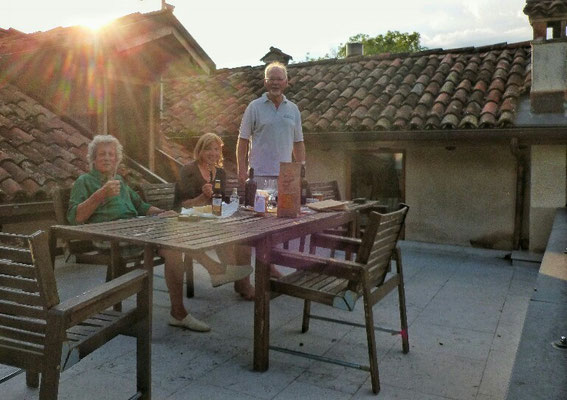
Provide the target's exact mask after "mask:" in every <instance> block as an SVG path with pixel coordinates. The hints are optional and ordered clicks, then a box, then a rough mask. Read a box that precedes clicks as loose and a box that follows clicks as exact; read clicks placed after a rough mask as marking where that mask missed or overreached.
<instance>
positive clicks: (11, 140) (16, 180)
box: [0, 84, 140, 203]
mask: <svg viewBox="0 0 567 400" xmlns="http://www.w3.org/2000/svg"><path fill="white" fill-rule="evenodd" d="M89 142H90V139H89V138H88V137H87V136H85V135H83V134H82V133H81V132H80V131H79V130H78V129H76V128H74V127H73V126H72V125H70V124H68V123H67V122H65V121H63V120H62V119H60V118H59V117H58V116H57V115H55V114H54V113H53V112H51V111H50V110H48V109H47V108H45V107H44V106H42V105H41V104H39V103H38V102H37V101H35V100H34V99H32V98H30V97H28V96H27V95H25V94H24V93H23V92H22V91H20V90H19V89H18V88H16V87H15V86H13V85H10V84H5V85H0V203H12V202H17V203H18V202H30V201H42V200H46V199H48V198H49V197H50V195H51V191H52V190H53V188H54V187H56V186H57V185H60V186H71V185H72V184H73V182H74V181H75V179H76V178H77V177H78V176H79V175H81V174H82V173H84V172H86V171H88V169H89V167H88V163H87V157H86V154H87V146H88V144H89ZM120 173H121V174H124V175H126V178H127V179H129V181H130V183H132V182H137V181H139V180H140V176H139V175H138V174H135V173H134V172H133V171H131V170H129V169H128V170H127V169H124V168H122V169H121V170H120Z"/></svg>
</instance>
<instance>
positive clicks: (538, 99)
mask: <svg viewBox="0 0 567 400" xmlns="http://www.w3.org/2000/svg"><path fill="white" fill-rule="evenodd" d="M524 14H526V15H527V16H528V17H529V21H530V24H531V25H532V28H533V41H532V88H531V92H530V103H531V108H532V112H534V113H536V114H540V113H563V112H564V109H565V99H566V97H567V35H566V26H567V0H526V6H525V7H524Z"/></svg>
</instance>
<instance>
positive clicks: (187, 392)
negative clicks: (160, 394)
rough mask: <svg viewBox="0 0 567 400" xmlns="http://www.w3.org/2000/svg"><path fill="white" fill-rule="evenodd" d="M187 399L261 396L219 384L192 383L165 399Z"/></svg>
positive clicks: (237, 399) (243, 399) (249, 399)
mask: <svg viewBox="0 0 567 400" xmlns="http://www.w3.org/2000/svg"><path fill="white" fill-rule="evenodd" d="M187 399H210V400H212V399H230V400H257V399H261V397H255V396H250V395H247V394H244V393H239V392H236V391H234V390H229V389H225V388H222V387H219V386H213V385H205V384H201V383H198V382H196V383H192V384H190V385H188V386H186V387H184V388H181V389H179V390H178V391H176V392H175V393H173V394H171V395H170V396H167V397H166V398H164V400H187Z"/></svg>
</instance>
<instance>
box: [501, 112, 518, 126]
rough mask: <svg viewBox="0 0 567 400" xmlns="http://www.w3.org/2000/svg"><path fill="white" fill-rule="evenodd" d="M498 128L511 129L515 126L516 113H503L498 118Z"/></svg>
mask: <svg viewBox="0 0 567 400" xmlns="http://www.w3.org/2000/svg"><path fill="white" fill-rule="evenodd" d="M497 124H498V127H500V128H510V127H512V125H513V124H514V113H513V112H510V111H503V112H502V114H501V115H500V118H498V123H497Z"/></svg>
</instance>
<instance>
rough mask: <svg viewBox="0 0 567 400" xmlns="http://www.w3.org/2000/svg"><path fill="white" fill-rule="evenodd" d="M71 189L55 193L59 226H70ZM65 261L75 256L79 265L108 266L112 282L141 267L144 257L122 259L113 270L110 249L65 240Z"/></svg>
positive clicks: (88, 243)
mask: <svg viewBox="0 0 567 400" xmlns="http://www.w3.org/2000/svg"><path fill="white" fill-rule="evenodd" d="M70 195H71V188H63V187H58V188H56V189H55V190H54V191H53V207H54V209H55V218H56V221H57V223H58V224H59V225H69V221H67V209H68V208H69V197H70ZM63 248H64V255H65V260H66V261H67V260H69V258H70V257H71V256H75V262H77V263H78V264H98V265H106V266H107V269H106V280H107V281H110V280H112V279H114V278H116V277H117V276H120V275H122V274H123V273H124V272H126V271H127V270H129V269H131V268H137V267H139V266H140V265H141V263H142V259H143V255H142V254H132V255H129V256H128V257H123V256H121V257H120V262H119V267H118V269H117V270H115V269H113V267H112V263H111V259H110V249H101V248H97V247H95V246H93V243H92V241H89V240H65V241H64V242H63Z"/></svg>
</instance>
